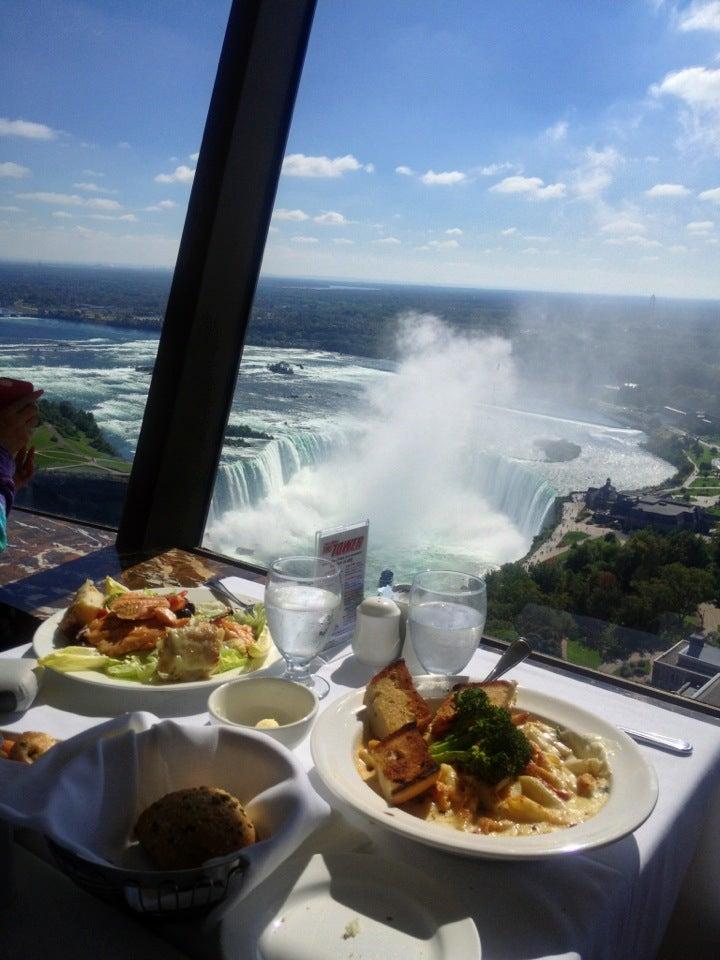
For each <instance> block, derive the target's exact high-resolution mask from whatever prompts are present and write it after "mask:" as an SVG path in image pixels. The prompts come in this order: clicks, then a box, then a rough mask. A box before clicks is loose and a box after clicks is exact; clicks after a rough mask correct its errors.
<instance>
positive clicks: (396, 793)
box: [370, 723, 440, 806]
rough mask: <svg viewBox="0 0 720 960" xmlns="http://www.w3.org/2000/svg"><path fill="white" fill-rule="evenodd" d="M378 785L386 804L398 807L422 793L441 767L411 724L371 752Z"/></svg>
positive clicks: (431, 782) (372, 748)
mask: <svg viewBox="0 0 720 960" xmlns="http://www.w3.org/2000/svg"><path fill="white" fill-rule="evenodd" d="M370 756H371V758H372V761H373V763H374V765H375V770H376V772H377V778H378V785H379V787H380V789H381V790H382V794H383V796H384V797H385V799H386V800H387V802H388V803H389V804H391V805H392V806H397V805H398V804H401V803H406V802H407V801H408V800H412V799H413V797H417V796H419V795H420V794H421V793H425V791H426V790H429V789H430V787H432V785H433V784H434V783H435V781H436V780H437V778H438V774H439V773H440V767H439V766H438V765H437V764H436V763H435V761H434V760H433V759H432V757H431V756H430V754H429V753H428V746H427V743H426V742H425V738H424V737H423V735H422V734H421V733H420V731H419V730H418V728H417V727H416V725H415V724H414V723H410V724H408V725H407V726H406V727H403V728H402V729H400V730H396V731H395V733H392V734H391V735H390V736H389V737H386V738H385V739H384V740H381V741H380V743H379V744H377V746H374V747H371V748H370Z"/></svg>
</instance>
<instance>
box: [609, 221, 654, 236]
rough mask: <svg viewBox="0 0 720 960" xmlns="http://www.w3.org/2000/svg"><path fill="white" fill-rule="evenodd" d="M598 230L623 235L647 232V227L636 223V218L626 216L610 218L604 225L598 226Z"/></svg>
mask: <svg viewBox="0 0 720 960" xmlns="http://www.w3.org/2000/svg"><path fill="white" fill-rule="evenodd" d="M600 232H601V233H613V234H623V235H624V234H634V233H635V234H637V233H647V227H645V226H643V224H642V223H638V222H637V220H630V219H629V218H628V217H618V218H617V219H615V220H610V221H609V222H608V223H606V224H605V225H604V226H602V227H600Z"/></svg>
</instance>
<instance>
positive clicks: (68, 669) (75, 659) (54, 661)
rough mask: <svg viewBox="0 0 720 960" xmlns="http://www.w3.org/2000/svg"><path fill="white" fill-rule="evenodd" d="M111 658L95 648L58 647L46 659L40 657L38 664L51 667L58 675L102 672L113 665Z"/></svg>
mask: <svg viewBox="0 0 720 960" xmlns="http://www.w3.org/2000/svg"><path fill="white" fill-rule="evenodd" d="M113 662H114V661H113V659H112V657H106V656H105V655H104V654H102V653H100V652H99V651H97V650H96V649H95V647H79V646H78V647H74V646H69V647H60V649H59V650H53V652H52V653H49V654H48V655H47V656H46V657H41V658H40V659H39V660H38V663H39V664H40V666H42V667H52V669H53V670H59V671H60V673H72V672H73V671H75V670H104V669H105V667H106V666H107V665H108V664H110V663H113Z"/></svg>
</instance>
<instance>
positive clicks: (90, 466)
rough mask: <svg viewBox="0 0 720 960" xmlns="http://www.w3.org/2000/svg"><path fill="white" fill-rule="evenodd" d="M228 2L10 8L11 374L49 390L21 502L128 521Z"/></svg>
mask: <svg viewBox="0 0 720 960" xmlns="http://www.w3.org/2000/svg"><path fill="white" fill-rule="evenodd" d="M228 8H229V2H228V0H215V2H212V3H210V4H208V3H200V2H193V3H189V4H188V3H186V4H182V5H181V6H180V7H178V5H177V4H170V3H166V2H162V3H155V4H150V5H148V4H141V3H136V2H132V3H122V4H118V3H114V2H105V3H85V2H72V0H60V2H57V3H44V2H43V3H38V4H30V5H28V4H24V3H16V2H13V0H11V2H10V3H8V4H6V5H5V10H4V13H5V17H6V22H7V24H8V25H10V24H12V29H11V30H7V31H6V32H5V50H4V57H3V59H4V60H5V62H6V64H7V65H8V66H10V67H11V69H9V70H8V71H7V77H6V80H5V82H4V84H3V89H2V92H1V93H0V145H1V148H2V156H0V177H1V179H0V221H1V222H0V259H2V261H3V262H2V263H0V370H2V372H3V374H5V375H9V376H14V377H18V378H21V379H27V380H31V381H33V382H34V384H35V385H36V386H37V387H41V388H43V389H44V390H45V396H44V398H43V401H42V404H41V407H42V411H41V412H42V417H43V424H42V426H41V427H40V429H39V430H38V431H37V434H36V437H35V446H36V465H37V474H36V477H35V480H34V482H33V484H32V485H31V486H30V487H28V488H26V489H25V490H23V491H22V493H21V494H20V495H19V497H18V504H19V505H25V506H29V507H34V508H36V509H39V510H45V511H49V512H52V513H58V514H62V515H65V516H70V517H76V518H80V519H86V520H95V521H98V522H101V523H106V524H109V525H115V526H116V525H117V524H118V522H119V520H120V515H121V511H122V506H123V502H124V499H125V491H126V488H127V480H128V475H129V473H130V468H131V463H132V458H133V454H134V451H135V447H136V444H137V439H138V434H139V431H140V424H141V422H142V417H143V412H144V407H145V400H146V397H147V392H148V387H149V384H150V378H151V375H152V371H153V365H154V362H155V355H156V352H157V348H158V338H159V335H160V327H161V323H162V318H163V316H164V313H165V307H166V303H167V297H168V291H169V289H170V281H171V276H172V268H173V266H174V263H175V257H176V254H177V248H178V243H179V238H180V233H181V229H182V224H183V220H184V217H185V210H186V206H187V201H188V196H189V192H190V186H191V184H192V180H193V176H194V172H195V167H196V163H197V157H198V154H197V151H198V150H199V146H200V139H201V135H202V128H203V123H204V120H205V115H206V112H207V106H208V102H209V99H210V92H211V87H212V81H213V78H214V75H215V69H216V64H217V58H218V52H219V49H220V45H221V41H222V37H223V31H224V28H225V25H226V22H227V15H228ZM68 65H71V68H68Z"/></svg>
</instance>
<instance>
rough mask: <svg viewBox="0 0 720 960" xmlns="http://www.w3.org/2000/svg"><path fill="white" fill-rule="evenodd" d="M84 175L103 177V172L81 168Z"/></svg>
mask: <svg viewBox="0 0 720 960" xmlns="http://www.w3.org/2000/svg"><path fill="white" fill-rule="evenodd" d="M83 176H84V177H104V176H105V174H104V173H100V171H99V170H83Z"/></svg>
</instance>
